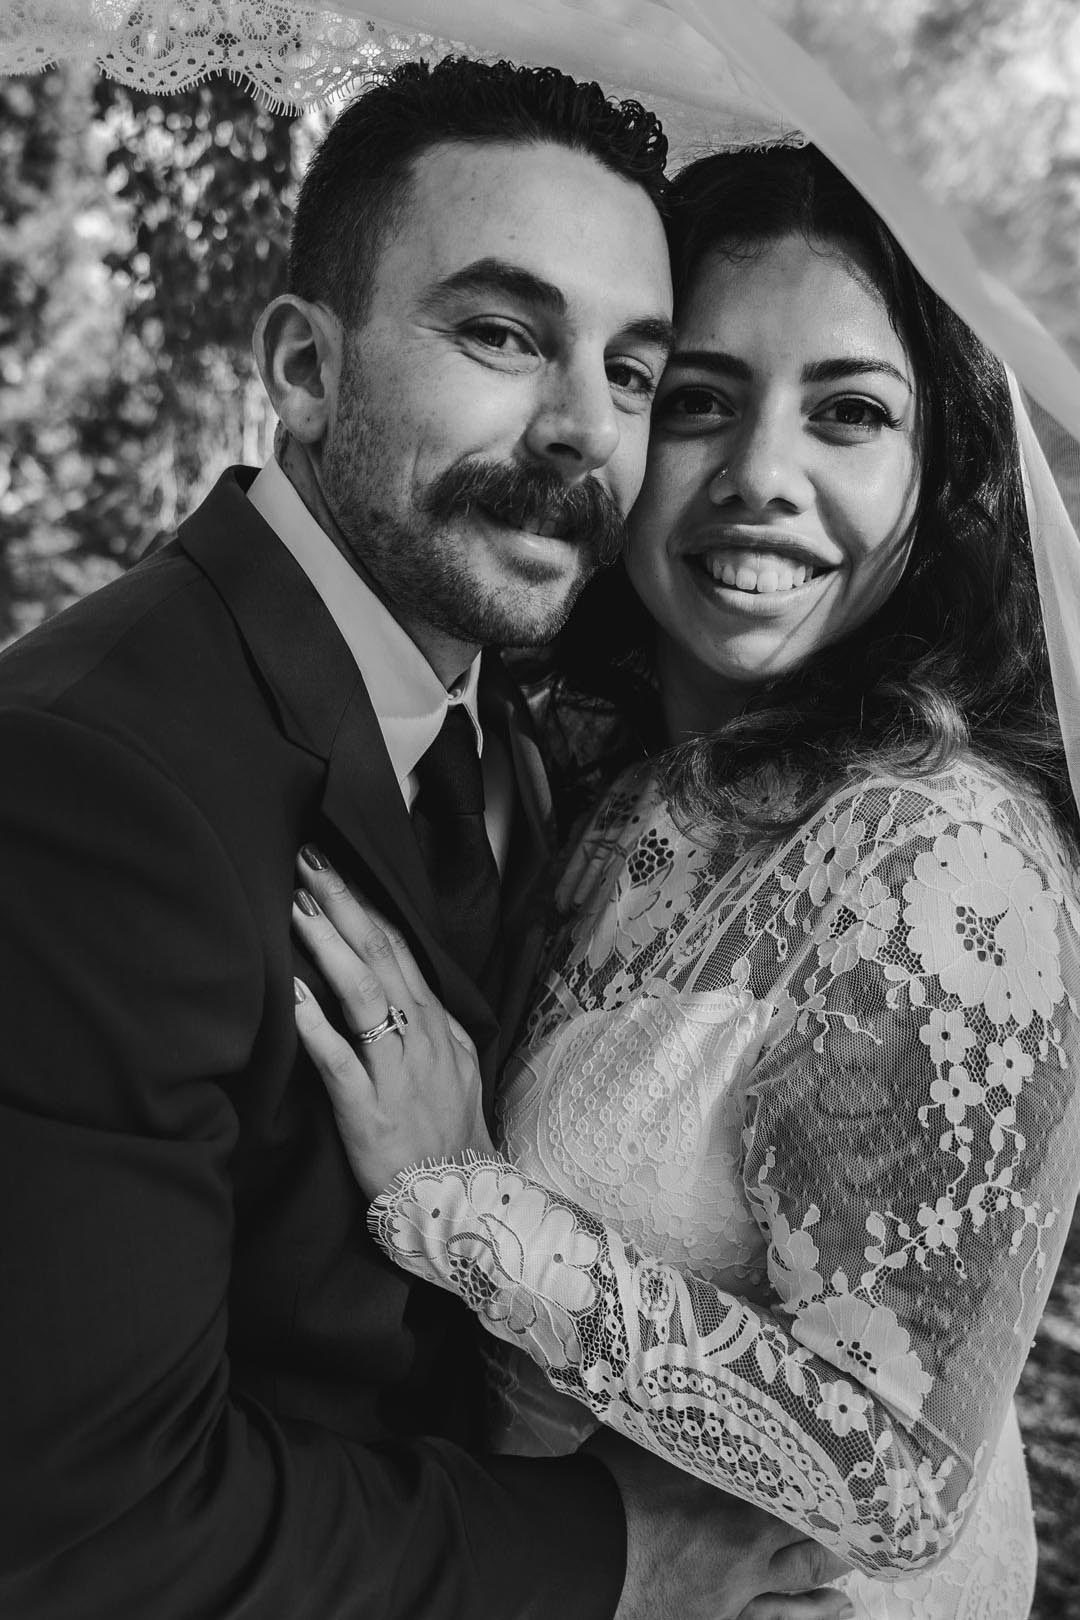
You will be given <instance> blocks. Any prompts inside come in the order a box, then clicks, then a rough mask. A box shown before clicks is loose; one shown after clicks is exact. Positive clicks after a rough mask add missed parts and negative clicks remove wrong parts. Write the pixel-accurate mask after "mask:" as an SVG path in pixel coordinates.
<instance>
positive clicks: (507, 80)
mask: <svg viewBox="0 0 1080 1620" xmlns="http://www.w3.org/2000/svg"><path fill="white" fill-rule="evenodd" d="M445 141H465V142H474V143H475V142H496V143H498V142H508V141H509V142H520V143H527V144H534V143H537V142H544V141H548V142H552V143H553V144H555V145H559V146H565V147H568V148H569V149H570V150H572V151H576V152H582V153H586V154H588V155H589V156H591V157H594V158H596V159H597V161H598V162H600V163H602V164H603V165H604V166H605V167H606V168H608V169H610V170H611V171H612V172H613V173H614V174H617V175H621V176H622V177H623V178H624V179H626V180H629V181H631V182H632V183H634V184H636V185H639V186H641V187H642V189H643V190H644V191H645V192H646V194H647V195H648V196H649V197H650V198H651V199H652V201H653V202H654V203H655V204H656V206H657V208H658V209H661V208H662V204H663V197H664V190H665V182H664V164H665V162H666V160H667V139H666V137H665V135H664V132H663V129H662V128H661V125H660V122H659V120H658V119H657V118H655V117H654V116H653V114H652V113H650V112H648V111H646V109H645V108H644V107H642V106H641V105H640V104H639V103H638V102H636V101H621V102H620V101H614V100H611V99H610V98H609V97H607V96H606V95H605V94H604V92H603V90H601V88H600V86H599V85H598V84H582V83H579V82H578V81H577V80H576V79H572V78H570V77H569V75H567V74H565V73H560V72H559V71H558V70H557V69H556V68H530V67H515V66H514V65H513V64H512V63H510V62H475V61H472V60H470V59H469V58H467V57H461V56H452V57H447V58H446V59H445V60H443V61H441V62H438V63H437V64H436V65H435V66H434V67H432V66H429V65H428V63H426V62H406V63H404V64H402V66H401V67H398V68H395V69H394V70H393V71H392V72H391V73H389V74H387V76H386V77H385V79H383V80H381V81H380V82H379V83H378V84H376V85H374V86H373V87H372V88H371V89H369V90H365V91H363V92H362V93H361V94H360V95H358V96H357V97H356V99H355V100H354V101H353V102H352V103H351V104H350V105H349V106H348V107H347V108H346V109H345V111H344V112H343V113H342V114H341V116H340V117H339V118H338V119H337V120H336V122H335V123H334V124H333V125H332V126H331V128H330V130H329V132H328V134H327V135H326V138H325V139H324V140H323V142H322V144H321V146H320V147H319V148H318V150H317V152H316V153H315V156H314V158H313V159H312V161H311V164H310V165H309V167H308V170H307V173H306V174H305V176H304V179H303V183H302V185H301V187H300V194H299V197H298V199H297V204H296V211H295V213H294V216H293V226H292V236H291V241H290V247H289V281H288V287H289V291H290V292H292V293H296V294H297V295H298V296H299V297H301V298H306V299H309V300H310V301H311V302H312V303H323V304H326V305H327V306H328V307H329V308H330V309H332V310H333V311H334V313H335V314H336V315H337V316H339V318H340V319H341V320H343V321H345V322H347V323H350V324H352V323H354V322H357V321H360V320H362V319H363V316H364V312H365V309H366V307H367V299H368V296H369V293H370V290H371V283H372V278H373V274H374V270H375V266H376V264H377V263H378V259H379V254H380V251H381V249H382V245H383V243H384V242H385V240H386V238H387V237H388V236H389V235H390V233H391V232H392V231H393V230H394V229H395V228H396V226H397V225H398V224H399V223H400V222H401V220H402V218H403V215H404V211H405V208H406V206H407V204H408V201H409V193H410V181H411V178H412V174H413V168H414V165H415V163H416V160H417V159H418V158H419V157H421V156H422V155H423V153H424V152H426V151H428V150H430V149H431V148H432V147H435V146H439V145H441V144H442V143H443V142H445Z"/></svg>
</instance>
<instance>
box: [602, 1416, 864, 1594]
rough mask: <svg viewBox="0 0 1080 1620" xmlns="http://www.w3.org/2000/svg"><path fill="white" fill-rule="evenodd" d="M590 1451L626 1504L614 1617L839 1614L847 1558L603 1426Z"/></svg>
mask: <svg viewBox="0 0 1080 1620" xmlns="http://www.w3.org/2000/svg"><path fill="white" fill-rule="evenodd" d="M586 1449H587V1450H588V1452H589V1454H590V1455H591V1456H595V1457H596V1458H597V1459H598V1460H599V1461H601V1462H603V1463H604V1464H605V1466H606V1467H607V1468H608V1469H610V1471H611V1473H612V1474H614V1476H615V1480H616V1482H617V1484H618V1486H619V1490H620V1491H621V1493H622V1499H623V1506H624V1508H625V1510H626V1532H627V1552H626V1578H625V1581H624V1583H623V1590H622V1596H621V1598H620V1600H619V1607H618V1609H617V1611H616V1614H615V1620H844V1617H846V1616H848V1615H850V1614H852V1613H853V1610H852V1607H851V1604H850V1603H849V1602H848V1600H847V1598H845V1596H844V1594H843V1593H842V1592H836V1591H832V1590H824V1591H823V1590H820V1588H821V1587H822V1586H823V1583H824V1582H825V1581H832V1580H836V1579H837V1578H838V1577H839V1576H841V1575H843V1574H845V1573H846V1568H847V1566H846V1565H844V1564H843V1563H842V1562H841V1561H840V1559H838V1558H836V1557H834V1556H833V1555H832V1554H831V1553H828V1552H826V1550H825V1548H824V1547H820V1546H819V1545H818V1544H817V1542H815V1541H810V1540H808V1539H807V1538H806V1537H805V1536H801V1535H800V1534H799V1532H798V1531H797V1530H794V1529H792V1527H791V1526H790V1525H787V1524H784V1523H783V1521H782V1520H780V1519H775V1518H773V1516H772V1515H771V1514H769V1513H766V1512H764V1511H763V1510H762V1509H761V1508H755V1507H751V1506H749V1505H748V1504H747V1503H745V1502H740V1501H739V1500H738V1499H737V1498H736V1497H733V1496H728V1495H727V1494H726V1493H725V1492H724V1491H719V1490H716V1489H715V1488H714V1487H713V1486H711V1485H705V1484H702V1482H701V1481H700V1480H695V1479H692V1478H691V1476H690V1475H689V1474H685V1473H683V1472H682V1470H681V1469H677V1468H674V1467H672V1466H671V1465H670V1464H669V1463H665V1462H662V1461H660V1459H659V1458H657V1457H653V1456H651V1455H650V1454H649V1453H648V1452H646V1451H643V1450H642V1449H641V1447H640V1446H635V1445H632V1444H631V1443H630V1442H629V1441H627V1440H623V1439H621V1438H620V1437H619V1436H618V1435H614V1434H611V1433H610V1432H609V1431H605V1430H601V1431H600V1433H599V1434H597V1435H595V1436H594V1437H593V1438H592V1439H591V1440H590V1441H589V1442H588V1443H587V1447H586Z"/></svg>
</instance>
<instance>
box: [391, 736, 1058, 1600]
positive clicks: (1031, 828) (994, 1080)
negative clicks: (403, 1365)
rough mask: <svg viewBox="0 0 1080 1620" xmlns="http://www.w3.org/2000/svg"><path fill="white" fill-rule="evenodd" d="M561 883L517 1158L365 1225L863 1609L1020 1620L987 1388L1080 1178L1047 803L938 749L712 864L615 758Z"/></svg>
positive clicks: (1000, 1392) (446, 1179)
mask: <svg viewBox="0 0 1080 1620" xmlns="http://www.w3.org/2000/svg"><path fill="white" fill-rule="evenodd" d="M561 899H562V904H563V908H564V910H565V913H566V917H567V921H566V923H565V926H564V927H563V929H562V931H561V933H560V935H559V936H558V938H557V939H556V942H555V946H554V951H553V955H552V957H551V961H550V965H549V970H548V972H547V975H546V978H545V982H544V986H543V990H542V993H541V995H540V997H539V1000H538V1003H537V1006H536V1009H535V1011H534V1014H533V1019H532V1023H531V1026H530V1029H529V1031H528V1035H527V1039H526V1041H525V1044H524V1047H523V1049H522V1051H521V1052H520V1053H519V1054H518V1057H517V1060H516V1061H515V1063H514V1065H513V1067H512V1069H511V1071H510V1073H509V1075H508V1080H507V1085H506V1089H505V1094H504V1099H503V1117H504V1129H505V1145H506V1150H507V1153H508V1155H510V1156H511V1157H512V1158H513V1159H514V1160H515V1161H516V1168H515V1169H514V1170H513V1171H511V1170H510V1168H509V1166H508V1165H505V1164H497V1165H475V1166H461V1165H457V1166H453V1165H446V1166H441V1167H435V1168H434V1169H433V1168H431V1167H428V1168H427V1169H426V1170H425V1171H424V1172H423V1173H416V1172H412V1173H405V1174H404V1175H403V1176H402V1177H401V1178H399V1180H398V1182H397V1183H396V1184H395V1186H394V1187H393V1188H392V1189H390V1190H389V1191H388V1192H387V1193H386V1194H384V1195H383V1197H382V1198H381V1199H380V1200H378V1201H377V1203H376V1205H375V1207H374V1209H373V1213H372V1220H373V1229H374V1230H375V1231H376V1233H377V1235H378V1237H379V1239H380V1241H381V1242H382V1243H383V1244H384V1246H385V1247H386V1249H387V1251H388V1252H389V1253H390V1254H391V1255H392V1256H393V1257H394V1258H395V1259H396V1260H397V1261H398V1262H399V1263H401V1264H403V1265H405V1266H407V1267H409V1268H410V1269H413V1270H417V1271H420V1272H421V1273H422V1274H423V1275H425V1276H428V1277H430V1278H431V1279H432V1280H433V1281H436V1282H438V1283H440V1284H441V1285H442V1286H444V1287H447V1286H451V1287H455V1288H457V1290H458V1292H460V1293H463V1295H464V1296H465V1297H466V1298H467V1299H468V1301H469V1303H470V1305H471V1307H472V1308H473V1309H474V1310H475V1311H476V1312H477V1314H478V1315H479V1316H480V1318H481V1320H482V1321H484V1323H485V1325H487V1326H488V1327H489V1328H490V1329H491V1331H492V1332H493V1333H494V1334H495V1335H496V1336H498V1337H500V1338H502V1339H503V1340H504V1341H506V1342H507V1343H510V1344H514V1345H516V1346H519V1347H521V1348H522V1349H524V1350H525V1351H527V1352H528V1354H529V1355H530V1356H532V1357H533V1358H534V1359H535V1360H536V1361H537V1362H538V1364H539V1365H540V1366H541V1368H542V1369H543V1370H544V1371H545V1373H546V1375H547V1377H548V1379H549V1381H550V1383H551V1384H552V1385H553V1386H554V1388H555V1389H556V1390H557V1391H560V1392H561V1393H562V1394H564V1395H570V1396H573V1397H574V1398H575V1399H576V1400H577V1401H578V1402H580V1403H583V1404H584V1405H585V1406H587V1407H588V1408H589V1409H590V1410H591V1412H592V1413H593V1415H594V1417H595V1418H597V1419H599V1420H601V1421H603V1422H605V1423H608V1424H610V1425H611V1426H613V1427H615V1428H617V1429H619V1430H621V1431H622V1432H623V1433H625V1434H627V1435H629V1436H630V1437H631V1438H633V1439H635V1440H636V1441H638V1442H639V1443H640V1444H642V1445H644V1446H647V1447H649V1448H650V1449H651V1450H653V1451H655V1452H658V1453H659V1454H660V1455H662V1456H664V1457H666V1458H667V1459H669V1460H670V1461H672V1462H675V1463H677V1464H678V1465H680V1466H682V1467H684V1468H686V1469H688V1470H689V1471H691V1472H693V1473H695V1474H697V1475H699V1476H700V1477H702V1478H704V1479H707V1480H710V1481H712V1482H713V1483H715V1484H717V1485H719V1486H722V1487H723V1488H725V1489H727V1490H729V1491H732V1492H734V1493H735V1494H737V1495H740V1496H743V1497H745V1498H746V1499H748V1500H750V1501H753V1502H756V1503H757V1504H759V1505H761V1506H763V1507H765V1508H767V1509H768V1510H770V1511H771V1512H774V1513H778V1514H779V1515H781V1516H782V1517H783V1518H785V1519H787V1520H788V1521H790V1522H792V1523H794V1524H796V1525H798V1526H799V1527H800V1528H802V1529H803V1530H805V1531H806V1532H807V1533H808V1534H810V1535H812V1536H814V1537H815V1538H816V1539H817V1540H819V1541H821V1542H823V1543H825V1544H827V1545H829V1546H831V1547H833V1548H834V1549H835V1550H836V1551H837V1552H838V1553H840V1555H841V1556H843V1557H845V1558H847V1559H848V1560H849V1561H851V1562H852V1563H853V1564H854V1565H855V1566H856V1567H857V1570H860V1571H863V1572H865V1573H864V1574H858V1573H857V1574H855V1575H854V1576H853V1577H851V1578H850V1581H849V1586H850V1588H851V1591H852V1594H853V1595H855V1594H858V1595H857V1602H858V1603H859V1604H860V1605H861V1607H860V1609H859V1612H860V1613H861V1614H864V1615H867V1616H870V1615H888V1616H890V1617H892V1616H900V1615H916V1614H918V1615H920V1616H923V1617H935V1620H937V1617H941V1620H946V1617H948V1620H952V1617H953V1616H955V1615H957V1614H964V1615H970V1616H972V1617H975V1616H978V1617H979V1620H983V1617H990V1616H997V1615H999V1614H1000V1615H1001V1616H1004V1617H1008V1620H1023V1617H1024V1616H1026V1613H1027V1603H1028V1589H1029V1586H1030V1581H1031V1571H1032V1533H1031V1526H1030V1510H1029V1507H1028V1504H1027V1496H1026V1481H1025V1479H1024V1474H1023V1465H1022V1458H1021V1454H1020V1451H1019V1443H1018V1439H1017V1437H1016V1431H1015V1420H1014V1418H1013V1416H1012V1414H1011V1408H1010V1402H1011V1397H1012V1392H1013V1389H1014V1387H1015V1384H1016V1380H1017V1378H1018V1376H1019V1373H1020V1370H1021V1367H1022V1365H1023V1362H1024V1359H1025V1356H1026V1354H1027V1350H1028V1347H1029V1345H1030V1342H1031V1338H1032V1335H1033V1333H1034V1328H1035V1324H1036V1322H1037V1320H1038V1316H1039V1313H1040V1311H1041V1309H1042V1305H1043V1302H1044V1300H1045V1297H1046V1293H1047V1290H1048V1288H1049V1285H1050V1281H1051V1278H1052V1274H1053V1269H1054V1266H1055V1264H1056V1261H1057V1257H1058V1254H1059V1251H1060V1245H1061V1243H1062V1241H1063V1239H1064V1235H1065V1231H1066V1229H1067V1224H1068V1215H1069V1212H1070V1210H1071V1206H1072V1202H1073V1199H1074V1198H1075V1194H1076V1187H1077V1180H1078V1175H1080V1166H1078V1158H1080V1155H1078V1144H1080V1133H1078V1130H1077V1124H1078V1118H1077V1115H1078V1105H1077V1098H1076V1087H1075V1083H1074V1080H1073V1070H1074V1068H1075V1065H1076V1062H1077V1055H1078V1053H1080V1009H1078V1006H1077V1000H1076V996H1077V992H1078V990H1080V908H1078V904H1077V880H1076V874H1075V872H1074V870H1073V868H1072V866H1071V865H1070V863H1069V861H1068V860H1067V858H1066V856H1065V854H1064V852H1063V850H1062V849H1061V847H1060V845H1059V843H1058V841H1057V839H1056V836H1055V834H1054V832H1053V830H1052V828H1051V827H1050V826H1049V824H1048V821H1047V819H1046V817H1045V815H1044V813H1043V812H1042V811H1041V810H1039V809H1038V808H1037V807H1036V806H1033V805H1032V804H1031V803H1030V802H1028V801H1026V800H1024V799H1021V798H1020V797H1019V796H1018V795H1016V794H1015V792H1012V791H1010V790H1009V789H1008V788H1007V787H1006V786H1004V785H1003V784H1001V783H999V782H998V781H996V780H995V779H994V778H993V777H992V776H991V775H990V774H989V773H988V772H986V771H985V770H983V769H982V768H981V767H979V766H977V765H975V764H965V765H963V766H959V767H957V768H955V769H954V770H953V771H952V772H951V773H950V774H949V775H947V776H941V777H938V778H935V779H931V780H929V781H925V782H920V783H912V782H900V781H896V780H893V779H885V780H875V781H870V782H865V783H863V784H861V785H859V786H857V787H849V788H846V789H844V790H843V791H842V792H839V793H837V794H836V795H835V796H834V797H833V798H832V800H830V802H829V803H828V804H826V805H825V807H824V808H823V809H822V810H821V811H820V812H819V813H818V814H817V815H816V816H815V817H814V818H813V820H812V821H811V822H810V823H809V824H807V825H806V826H804V827H803V828H802V829H801V830H800V831H799V832H798V834H797V835H795V836H794V837H792V838H791V839H789V840H788V841H787V842H786V843H785V844H784V845H783V846H782V847H781V848H779V849H774V850H772V851H770V852H769V853H768V854H767V855H761V854H760V853H759V854H755V853H754V852H752V851H748V850H745V849H742V848H740V847H739V846H738V844H737V843H736V842H734V841H733V842H732V844H731V846H730V847H729V848H727V849H722V850H720V851H719V852H715V853H709V852H706V851H705V850H703V849H701V848H699V847H697V846H696V845H693V844H691V843H689V842H688V840H686V839H685V838H684V837H683V836H682V835H681V834H680V833H679V832H678V831H677V829H676V828H675V827H674V825H673V824H672V822H671V819H670V817H669V816H668V814H667V811H666V808H665V806H664V805H663V804H662V803H661V802H659V801H658V798H657V794H656V791H655V788H654V786H653V784H652V782H651V780H650V779H649V777H648V775H647V774H644V773H641V772H638V773H636V774H635V775H632V776H630V777H628V778H627V779H626V780H625V781H624V782H623V783H622V784H621V785H620V786H619V787H618V788H617V789H616V790H615V791H614V792H613V793H612V794H611V795H610V796H609V798H608V800H607V801H606V802H605V804H604V805H603V806H602V807H601V808H600V810H599V812H598V814H597V816H596V818H595V819H594V823H593V825H592V827H591V828H590V830H589V831H588V833H587V834H586V836H585V838H584V840H583V842H582V846H581V849H580V851H579V854H578V857H577V859H576V861H575V862H574V863H573V865H572V866H571V868H570V869H569V870H568V872H567V876H566V880H565V882H564V884H563V887H562V891H561ZM646 920H648V926H646ZM500 1178H501V1179H500ZM496 1187H498V1188H499V1189H500V1190H499V1191H498V1192H496V1191H495V1189H496ZM417 1189H422V1196H418V1192H417ZM736 1210H738V1211H739V1212H740V1213H741V1216H742V1219H741V1221H740V1220H739V1218H738V1217H737V1216H736V1214H735V1213H734V1212H735V1211H736ZM556 1216H558V1217H559V1218H560V1219H561V1220H562V1222H563V1223H564V1224H563V1225H562V1226H561V1227H560V1229H559V1233H558V1239H557V1243H558V1246H557V1248H556V1247H555V1246H554V1244H553V1243H544V1244H543V1245H542V1252H540V1246H541V1240H540V1238H539V1236H538V1233H539V1231H540V1227H541V1224H542V1223H543V1222H544V1221H548V1222H551V1221H554V1220H555V1218H556ZM465 1241H467V1244H468V1245H469V1247H468V1263H469V1266H470V1268H471V1269H470V1271H469V1274H468V1282H467V1287H466V1286H465V1283H464V1274H463V1273H460V1272H459V1273H454V1272H453V1266H452V1260H453V1263H454V1264H460V1261H459V1260H454V1259H453V1257H455V1256H457V1255H458V1253H459V1248H460V1245H461V1244H462V1242H465ZM529 1249H533V1250H534V1252H533V1253H532V1255H531V1256H530V1258H529V1261H528V1264H527V1265H526V1262H525V1260H524V1258H523V1256H524V1254H525V1252H526V1251H527V1250H529ZM526 1275H527V1277H528V1279H530V1280H526ZM564 1275H565V1281H564V1280H563V1279H564ZM523 1290H524V1296H526V1297H523ZM530 1311H531V1312H532V1313H533V1314H532V1317H530V1314H529V1313H530ZM511 1399H512V1394H511ZM573 1428H574V1426H573V1424H572V1422H571V1423H569V1424H568V1433H571V1432H572V1431H573ZM579 1435H580V1425H579V1426H578V1429H577V1433H576V1434H575V1435H574V1438H577V1437H578V1436H579ZM571 1443H572V1441H571ZM1004 1458H1009V1459H1011V1461H1003V1459H1004ZM984 1482H986V1488H985V1490H983V1491H982V1492H981V1493H980V1486H982V1485H983V1484H984ZM977 1498H978V1501H977V1506H975V1507H974V1511H973V1504H975V1503H976V1499H977ZM965 1526H966V1528H965ZM950 1549H952V1551H950ZM1003 1549H1009V1553H1008V1561H1006V1560H1005V1554H1004V1552H1003ZM867 1575H869V1576H873V1577H875V1578H874V1579H873V1580H869V1581H868V1580H867V1579H866V1576H867ZM896 1577H904V1578H903V1579H897V1578H896ZM882 1594H886V1596H884V1597H883V1596H882ZM973 1594H974V1595H973ZM979 1594H982V1595H981V1596H980V1595H979Z"/></svg>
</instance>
